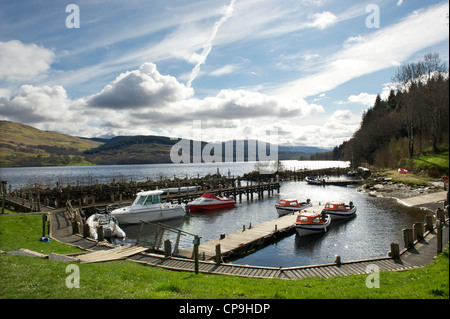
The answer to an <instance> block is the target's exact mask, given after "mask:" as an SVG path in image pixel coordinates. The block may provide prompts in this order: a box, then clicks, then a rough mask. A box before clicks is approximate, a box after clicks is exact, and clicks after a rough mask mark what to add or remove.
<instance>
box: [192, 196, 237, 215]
mask: <svg viewBox="0 0 450 319" xmlns="http://www.w3.org/2000/svg"><path fill="white" fill-rule="evenodd" d="M235 204H236V201H235V200H234V198H233V197H228V198H224V197H218V196H216V195H214V194H212V193H203V195H202V196H201V197H199V198H196V199H195V200H193V201H192V202H189V203H187V206H188V207H189V210H190V211H196V210H211V209H217V208H225V207H233V206H234V205H235Z"/></svg>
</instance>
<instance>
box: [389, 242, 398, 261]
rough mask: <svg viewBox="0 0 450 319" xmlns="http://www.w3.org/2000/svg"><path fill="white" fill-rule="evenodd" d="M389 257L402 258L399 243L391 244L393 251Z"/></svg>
mask: <svg viewBox="0 0 450 319" xmlns="http://www.w3.org/2000/svg"><path fill="white" fill-rule="evenodd" d="M389 256H390V257H392V258H399V257H400V247H399V245H398V244H397V243H391V251H390V252H389Z"/></svg>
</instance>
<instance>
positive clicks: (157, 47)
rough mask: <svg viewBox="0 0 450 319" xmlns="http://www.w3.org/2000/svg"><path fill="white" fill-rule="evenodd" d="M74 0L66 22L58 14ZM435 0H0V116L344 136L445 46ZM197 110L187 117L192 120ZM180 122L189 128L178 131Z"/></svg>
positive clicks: (285, 136)
mask: <svg viewBox="0 0 450 319" xmlns="http://www.w3.org/2000/svg"><path fill="white" fill-rule="evenodd" d="M69 4H76V5H77V7H78V8H79V13H80V15H79V17H80V19H79V22H80V24H79V28H68V27H67V24H66V20H67V19H68V18H69V20H70V21H69V22H74V21H75V20H71V18H72V17H73V16H72V14H74V12H73V11H70V10H69V12H66V7H67V5H69ZM448 8H449V3H448V1H412V0H403V1H402V0H380V1H374V0H373V1H353V0H351V1H336V0H295V1H294V0H292V1H291V0H283V1H279V0H257V1H256V0H223V1H222V0H219V1H212V0H208V1H206V0H204V1H180V0H175V1H174V0H165V1H163V0H161V1H144V0H130V1H116V0H113V1H108V0H91V1H87V0H86V1H75V0H73V1H59V0H33V1H31V0H21V1H8V2H6V1H2V2H1V3H0V119H4V120H11V121H16V122H20V123H24V124H29V125H32V126H35V127H38V128H40V129H44V130H53V131H58V132H62V133H68V134H73V135H78V136H85V137H94V136H101V137H105V136H112V135H137V134H145V135H147V134H157V135H165V136H186V137H192V131H193V125H194V126H195V125H198V123H201V128H202V130H201V132H202V138H203V139H204V140H207V141H208V140H228V139H235V138H242V137H248V138H259V139H263V140H264V139H265V137H267V136H268V133H267V132H268V131H269V130H271V131H275V132H277V134H276V136H277V140H278V142H279V143H280V144H291V145H307V146H319V147H326V148H330V147H333V146H336V145H339V144H340V143H342V142H343V141H344V140H348V139H349V138H350V137H351V136H352V134H353V133H354V131H355V130H356V129H357V128H358V126H359V123H360V121H361V115H362V112H363V111H364V110H366V109H367V108H368V107H370V106H372V105H373V102H374V100H375V96H376V94H381V95H382V96H383V97H387V94H388V92H389V89H390V82H391V78H392V76H393V75H394V73H395V70H396V69H397V68H398V66H399V65H401V64H403V63H406V62H411V61H418V60H420V59H422V57H423V56H424V55H425V54H426V53H429V52H433V53H434V52H437V53H439V55H440V58H441V61H442V62H445V63H447V65H448V60H449V54H448V50H449V49H448V46H449V26H448V23H449V22H448V11H449V10H448ZM194 120H200V121H201V122H195V123H197V124H193V121H194ZM189 135H190V136H189Z"/></svg>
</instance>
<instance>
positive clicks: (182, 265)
mask: <svg viewBox="0 0 450 319" xmlns="http://www.w3.org/2000/svg"><path fill="white" fill-rule="evenodd" d="M50 225H51V236H52V238H56V239H57V240H59V241H61V242H65V243H68V244H71V245H74V246H78V247H80V248H82V249H85V250H89V251H98V250H105V249H112V247H108V246H105V245H103V244H101V243H96V242H95V241H93V240H89V239H84V238H82V237H81V236H79V235H73V234H72V227H71V223H70V219H69V220H68V216H67V214H66V213H65V212H63V211H60V212H53V213H51V214H50ZM436 230H437V229H436V227H435V228H434V229H433V230H432V231H429V232H426V233H425V234H424V235H425V236H424V237H423V238H422V239H420V240H418V241H416V242H415V244H414V245H413V246H412V247H410V248H408V249H404V250H403V251H402V252H401V253H400V256H399V257H398V258H391V257H384V258H375V259H367V260H358V261H348V262H342V263H339V264H337V263H331V264H324V265H314V266H302V267H289V268H276V267H260V266H247V265H234V264H228V263H221V264H216V263H215V262H212V261H200V262H199V271H200V272H202V273H207V274H222V275H233V276H241V277H253V278H280V279H301V278H307V277H325V278H328V277H334V276H347V275H355V274H365V273H371V272H372V271H373V269H374V266H376V267H378V269H379V270H381V271H383V270H396V271H397V270H407V269H413V268H417V267H423V266H425V265H427V264H429V263H431V262H432V261H433V258H434V256H435V255H436V246H437V240H438V236H437V231H436ZM448 236H449V227H448V219H447V222H446V224H445V226H444V228H443V235H442V237H443V239H444V245H445V246H446V245H447V244H448ZM129 259H130V260H133V261H135V262H139V263H142V264H146V265H149V266H154V267H161V268H165V269H170V270H176V271H188V272H194V271H195V262H194V260H192V259H187V258H178V257H163V256H161V255H158V254H152V253H146V252H141V253H138V254H135V255H133V256H130V257H129ZM369 266H370V267H369Z"/></svg>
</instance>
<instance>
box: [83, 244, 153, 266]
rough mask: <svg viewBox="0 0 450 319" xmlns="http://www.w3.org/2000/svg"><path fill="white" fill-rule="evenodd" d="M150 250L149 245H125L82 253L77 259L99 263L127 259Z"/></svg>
mask: <svg viewBox="0 0 450 319" xmlns="http://www.w3.org/2000/svg"><path fill="white" fill-rule="evenodd" d="M146 250H148V247H141V246H132V245H125V246H119V247H116V248H113V249H108V250H100V251H94V252H92V253H89V254H85V255H80V256H78V257H77V259H78V260H79V261H80V262H81V263H97V262H104V261H111V260H120V259H127V258H128V257H131V256H132V255H136V254H139V253H141V252H144V251H146Z"/></svg>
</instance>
